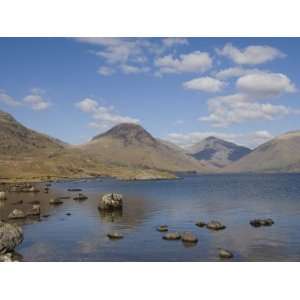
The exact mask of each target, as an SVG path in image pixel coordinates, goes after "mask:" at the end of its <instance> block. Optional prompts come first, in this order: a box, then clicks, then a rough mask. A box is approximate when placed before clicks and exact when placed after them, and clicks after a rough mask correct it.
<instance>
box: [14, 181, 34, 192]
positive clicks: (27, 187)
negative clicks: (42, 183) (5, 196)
mask: <svg viewBox="0 0 300 300" xmlns="http://www.w3.org/2000/svg"><path fill="white" fill-rule="evenodd" d="M9 192H15V193H38V192H40V190H39V189H38V188H36V187H35V186H33V185H32V184H30V183H18V184H15V185H13V186H11V187H10V188H9Z"/></svg>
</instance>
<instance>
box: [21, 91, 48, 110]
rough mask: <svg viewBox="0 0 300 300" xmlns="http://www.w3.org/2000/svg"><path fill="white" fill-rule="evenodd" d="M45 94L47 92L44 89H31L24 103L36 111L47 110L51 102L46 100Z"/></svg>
mask: <svg viewBox="0 0 300 300" xmlns="http://www.w3.org/2000/svg"><path fill="white" fill-rule="evenodd" d="M43 94H45V91H44V90H42V89H39V88H33V89H31V91H30V94H29V95H27V96H25V97H24V98H23V103H24V104H25V105H28V106H29V107H30V108H31V109H33V110H36V111H39V110H45V109H47V108H48V107H49V106H50V105H51V103H50V102H49V101H47V100H45V98H44V96H43Z"/></svg>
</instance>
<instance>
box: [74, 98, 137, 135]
mask: <svg viewBox="0 0 300 300" xmlns="http://www.w3.org/2000/svg"><path fill="white" fill-rule="evenodd" d="M75 106H76V107H77V108H79V109H80V110H81V111H82V112H85V113H89V114H91V116H92V118H93V121H92V122H90V123H89V126H90V127H93V128H98V129H101V130H105V129H108V128H110V127H112V126H114V125H117V124H120V123H139V120H138V119H134V118H131V117H127V116H121V115H119V114H118V113H117V112H116V111H115V109H114V107H113V106H109V107H106V106H101V105H99V103H98V102H97V101H95V100H93V99H90V98H85V99H83V100H82V101H80V102H77V103H76V104H75Z"/></svg>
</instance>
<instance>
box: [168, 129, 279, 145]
mask: <svg viewBox="0 0 300 300" xmlns="http://www.w3.org/2000/svg"><path fill="white" fill-rule="evenodd" d="M209 136H214V137H217V138H220V139H223V140H226V141H230V142H233V143H236V144H239V145H244V146H247V147H250V148H255V147H256V146H258V145H260V144H263V143H265V142H267V141H268V140H270V139H272V138H273V137H274V136H273V135H272V134H271V133H269V132H268V131H266V130H260V131H255V132H249V133H243V134H241V133H238V134H237V133H226V132H216V131H202V132H201V131H200V132H199V131H198V132H189V133H170V134H169V135H168V136H167V137H166V140H168V141H170V142H172V143H174V144H177V145H178V146H180V147H183V148H188V147H190V146H192V145H194V144H196V143H199V142H201V141H202V140H203V139H205V138H207V137H209Z"/></svg>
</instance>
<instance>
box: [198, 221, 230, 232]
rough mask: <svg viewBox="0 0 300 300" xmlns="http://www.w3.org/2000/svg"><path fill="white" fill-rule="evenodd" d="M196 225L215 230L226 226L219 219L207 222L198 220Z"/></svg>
mask: <svg viewBox="0 0 300 300" xmlns="http://www.w3.org/2000/svg"><path fill="white" fill-rule="evenodd" d="M196 226H198V227H206V228H207V229H211V230H215V231H218V230H224V229H225V228H226V226H225V225H224V224H222V223H221V222H219V221H210V222H208V223H205V222H202V221H199V222H197V223H196Z"/></svg>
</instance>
